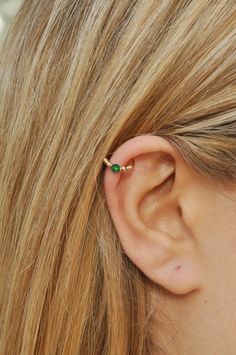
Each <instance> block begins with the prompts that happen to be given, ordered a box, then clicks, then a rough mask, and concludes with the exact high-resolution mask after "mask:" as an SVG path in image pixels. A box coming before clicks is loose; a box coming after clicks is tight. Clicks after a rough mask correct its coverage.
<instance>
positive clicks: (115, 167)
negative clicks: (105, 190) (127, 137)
mask: <svg viewBox="0 0 236 355" xmlns="http://www.w3.org/2000/svg"><path fill="white" fill-rule="evenodd" d="M131 160H132V162H133V163H132V164H131V165H127V166H120V165H119V164H111V163H110V162H109V160H108V159H107V158H104V159H103V161H104V163H105V164H106V166H108V167H109V168H110V169H111V171H112V172H113V173H119V172H126V171H127V170H130V169H132V168H133V166H134V159H131Z"/></svg>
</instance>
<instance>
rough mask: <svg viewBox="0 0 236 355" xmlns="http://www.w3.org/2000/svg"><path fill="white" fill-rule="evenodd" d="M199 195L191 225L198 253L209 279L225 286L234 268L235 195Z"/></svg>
mask: <svg viewBox="0 0 236 355" xmlns="http://www.w3.org/2000/svg"><path fill="white" fill-rule="evenodd" d="M199 192H200V191H199ZM202 192H204V193H203V194H202V195H201V196H202V199H201V201H200V202H199V205H198V207H199V208H198V209H197V212H196V223H195V225H194V230H195V237H196V239H197V243H198V246H199V252H200V253H201V256H202V258H203V261H204V263H205V266H206V272H207V270H208V271H209V274H210V275H211V278H212V280H213V279H217V280H218V281H219V282H220V283H221V284H222V283H227V282H228V281H229V280H230V278H231V279H232V271H233V270H235V268H236V194H235V195H233V194H232V195H231V196H227V195H226V194H224V195H223V194H222V193H220V192H219V191H217V190H215V191H213V190H205V191H202ZM196 208H197V207H196Z"/></svg>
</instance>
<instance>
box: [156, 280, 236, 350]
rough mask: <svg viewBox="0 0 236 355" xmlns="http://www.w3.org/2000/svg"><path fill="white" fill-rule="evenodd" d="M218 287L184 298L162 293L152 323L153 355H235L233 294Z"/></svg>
mask: <svg viewBox="0 0 236 355" xmlns="http://www.w3.org/2000/svg"><path fill="white" fill-rule="evenodd" d="M221 287H222V286H220V285H219V289H218V291H217V290H216V291H215V292H210V291H209V290H208V291H205V292H203V291H201V292H196V293H192V294H189V295H185V296H174V295H171V294H167V293H165V292H163V293H162V294H161V298H160V301H159V305H158V307H157V310H156V315H155V317H154V322H153V329H152V336H153V342H154V345H155V348H156V350H155V352H153V355H154V354H155V355H162V354H163V355H164V354H171V355H183V354H186V355H189V354H196V355H200V354H209V355H211V354H212V355H213V354H214V355H229V354H235V349H236V337H235V324H236V310H235V306H234V305H235V300H234V297H233V295H234V294H235V293H234V294H232V293H230V292H228V293H227V292H224V289H222V288H221Z"/></svg>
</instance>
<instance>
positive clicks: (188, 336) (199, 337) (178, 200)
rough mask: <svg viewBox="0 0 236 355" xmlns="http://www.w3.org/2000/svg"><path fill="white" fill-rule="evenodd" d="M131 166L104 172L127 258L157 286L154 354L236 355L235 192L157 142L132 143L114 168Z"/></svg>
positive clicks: (156, 138)
mask: <svg viewBox="0 0 236 355" xmlns="http://www.w3.org/2000/svg"><path fill="white" fill-rule="evenodd" d="M131 159H134V161H135V164H134V167H133V169H131V170H129V171H128V172H125V173H113V172H112V171H111V170H110V169H109V168H107V169H106V172H105V176H104V188H105V195H106V199H107V204H108V208H109V211H110V214H111V217H112V219H113V222H114V225H115V227H116V229H117V233H118V235H119V238H120V242H121V244H122V246H123V248H124V251H125V253H126V254H127V255H128V257H129V258H130V259H131V260H132V262H133V263H134V264H135V265H136V266H137V267H138V268H139V269H140V270H142V272H143V273H145V274H146V276H147V277H148V278H149V279H151V280H152V281H153V282H154V285H157V287H156V288H155V290H150V293H151V294H152V295H153V297H156V296H157V294H158V297H159V306H158V308H157V310H156V313H155V316H154V322H153V329H152V336H153V341H154V343H155V345H156V350H155V351H154V352H153V354H154V355H156V354H171V355H185V354H186V355H195V354H196V355H205V354H206V355H231V354H232V355H234V354H235V353H236V337H235V326H236V307H235V299H236V282H235V270H236V256H235V255H236V186H235V185H234V186H232V185H231V186H227V187H222V186H221V187H219V186H218V185H217V184H216V183H215V182H213V181H210V180H209V178H206V177H204V176H201V175H199V174H196V172H195V171H194V170H193V169H192V168H191V167H190V166H189V165H188V164H187V163H186V162H184V161H183V160H182V158H181V157H180V156H179V154H178V152H177V150H176V149H175V147H174V146H173V145H172V144H171V143H170V142H168V141H167V140H166V139H164V138H162V137H159V136H153V135H141V136H137V137H134V138H132V139H130V140H128V141H126V142H125V143H123V144H122V145H120V146H119V147H118V148H117V150H116V151H115V152H114V153H113V154H112V156H111V158H110V162H111V163H112V164H113V163H118V164H120V165H122V166H123V165H129V163H130V160H131ZM158 286H159V287H158ZM160 290H161V292H160ZM161 349H162V350H161Z"/></svg>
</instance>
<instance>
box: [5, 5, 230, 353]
mask: <svg viewBox="0 0 236 355" xmlns="http://www.w3.org/2000/svg"><path fill="white" fill-rule="evenodd" d="M235 36H236V8H235V1H230V0H221V1H210V0H192V1H187V0H173V1H166V0H158V1H157V0H156V1H155V0H150V1H146V0H121V1H112V0H79V1H78V0H51V1H49V0H34V1H32V0H25V1H24V3H23V5H22V7H21V8H20V10H19V12H18V14H17V16H16V17H15V18H14V21H13V22H12V25H11V27H10V30H9V32H8V35H7V37H6V39H5V41H4V45H3V47H2V50H1V59H0V61H1V62H0V65H1V67H0V68H1V82H0V92H1V97H0V164H1V167H0V190H1V208H0V222H1V224H0V269H1V279H0V280H1V287H0V304H1V312H0V326H1V328H0V353H1V354H9V355H10V354H12V355H13V354H22V355H28V354H47V355H48V354H66V355H68V354H70V355H72V354H81V355H87V354H89V355H90V354H104V355H108V354H109V355H118V354H119V355H125V354H133V355H138V354H145V355H146V354H148V353H150V352H151V349H152V340H151V336H150V327H151V315H152V312H153V311H154V309H155V308H156V307H154V305H152V304H151V302H150V299H149V293H148V290H149V289H150V287H151V286H152V285H151V283H150V281H149V280H148V279H147V278H146V277H145V276H144V275H143V274H142V272H141V271H140V270H138V269H137V268H136V267H135V265H133V264H132V262H131V261H130V260H129V259H128V257H126V255H125V253H124V252H123V249H122V247H121V245H120V243H119V239H118V237H117V234H116V230H115V228H114V226H113V224H112V220H111V218H110V215H109V212H108V209H107V206H106V200H105V196H104V190H103V174H104V169H105V166H104V164H103V158H104V157H105V156H107V155H108V154H109V153H111V152H113V151H114V150H115V149H116V148H117V147H118V146H119V145H120V144H122V143H123V142H124V141H126V140H128V139H129V138H131V137H133V136H136V135H141V134H146V133H152V134H156V135H161V136H163V137H166V138H167V139H169V140H171V142H172V143H173V144H174V145H175V146H176V148H177V149H178V150H179V152H180V154H181V155H182V156H183V158H184V159H185V160H186V161H187V162H188V163H189V164H190V166H191V167H193V169H194V170H195V171H196V173H200V174H204V175H205V176H206V177H209V178H210V179H212V181H214V182H217V183H222V184H226V185H227V184H228V183H235V181H236V143H235V138H236V137H235V136H236V84H235V82H236V57H235V50H236V37H235ZM160 292H161V290H160Z"/></svg>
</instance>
